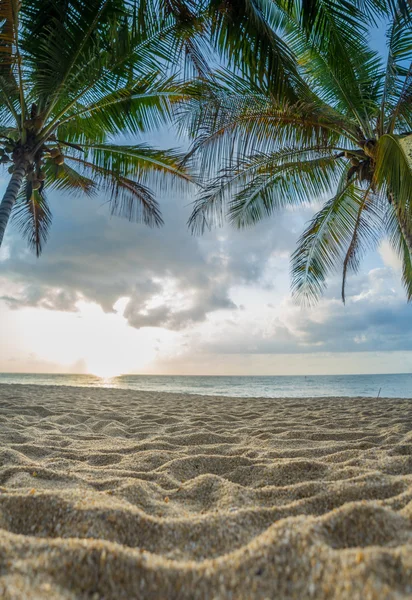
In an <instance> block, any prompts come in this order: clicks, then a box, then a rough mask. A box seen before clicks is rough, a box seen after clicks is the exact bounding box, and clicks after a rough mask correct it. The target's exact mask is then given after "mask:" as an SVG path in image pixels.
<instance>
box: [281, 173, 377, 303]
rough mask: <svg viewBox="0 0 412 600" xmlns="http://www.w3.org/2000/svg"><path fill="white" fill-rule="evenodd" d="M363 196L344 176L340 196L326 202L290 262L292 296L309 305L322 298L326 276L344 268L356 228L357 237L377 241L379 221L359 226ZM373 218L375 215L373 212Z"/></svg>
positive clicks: (362, 222)
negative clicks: (375, 226)
mask: <svg viewBox="0 0 412 600" xmlns="http://www.w3.org/2000/svg"><path fill="white" fill-rule="evenodd" d="M364 194H365V192H364V191H362V190H361V189H360V188H359V187H357V186H356V184H355V183H354V182H349V183H348V182H346V177H342V180H341V183H340V185H339V188H338V192H337V194H336V195H335V196H334V197H333V198H331V199H330V200H329V201H328V202H326V204H325V205H324V207H323V208H322V209H321V210H320V211H319V212H318V213H317V214H316V215H315V217H314V218H313V219H312V221H311V222H310V224H309V226H308V227H307V229H306V230H305V231H304V233H303V234H302V236H301V237H300V239H299V240H298V244H297V248H296V250H295V252H294V253H293V255H292V259H291V274H292V293H293V296H294V297H295V298H296V299H298V300H300V301H303V302H304V303H308V304H313V303H314V302H316V301H317V300H318V299H319V297H320V296H321V295H322V293H323V292H324V290H325V289H326V277H327V275H329V274H330V273H331V272H334V271H336V270H337V269H339V268H341V267H342V266H343V262H344V258H345V256H346V255H347V253H348V248H349V247H350V244H351V242H352V240H353V237H354V233H355V232H356V229H357V227H358V232H357V234H358V235H360V234H361V235H362V237H363V238H364V239H367V240H370V241H371V243H373V242H374V241H375V239H376V231H375V228H374V224H375V223H376V222H377V219H376V220H375V219H374V220H372V222H371V221H370V220H368V219H364V220H362V221H361V222H360V223H359V224H358V221H359V213H360V211H361V209H362V206H363V203H364ZM370 215H374V213H373V212H372V211H371V212H370ZM357 224H358V226H357ZM354 264H355V265H356V257H355V263H354Z"/></svg>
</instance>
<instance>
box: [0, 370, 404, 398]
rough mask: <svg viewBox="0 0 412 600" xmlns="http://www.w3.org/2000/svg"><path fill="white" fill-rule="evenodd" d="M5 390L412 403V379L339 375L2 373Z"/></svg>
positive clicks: (399, 375)
mask: <svg viewBox="0 0 412 600" xmlns="http://www.w3.org/2000/svg"><path fill="white" fill-rule="evenodd" d="M0 384H19V385H54V386H69V387H90V388H114V389H124V390H136V391H150V392H167V393H181V394H182V393H183V394H200V395H210V396H228V397H231V396H232V397H256V398H258V397H266V398H282V397H284V398H288V397H322V396H327V397H334V396H335V397H337V396H339V397H342V396H345V397H358V396H359V397H371V398H377V397H386V398H412V373H384V374H382V373H375V374H345V375H343V374H339V375H326V374H324V375H167V374H160V375H157V374H156V375H154V374H128V375H118V376H114V377H100V376H97V375H93V374H71V373H0Z"/></svg>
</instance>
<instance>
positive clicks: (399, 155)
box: [181, 1, 412, 302]
mask: <svg viewBox="0 0 412 600" xmlns="http://www.w3.org/2000/svg"><path fill="white" fill-rule="evenodd" d="M314 4H319V5H322V6H323V8H325V7H329V9H330V10H331V11H334V15H333V16H334V19H332V20H330V21H329V24H328V22H327V19H326V17H327V14H326V17H325V19H326V21H325V20H323V21H322V23H323V30H322V31H323V34H322V35H318V31H317V27H316V21H315V26H314V27H313V29H312V30H311V31H309V32H304V31H302V28H301V22H300V18H299V14H298V12H295V13H294V11H293V8H292V9H291V10H289V12H286V11H285V12H284V13H283V15H281V16H279V13H276V15H275V16H276V19H275V17H274V19H273V24H274V26H275V25H276V27H278V28H279V29H280V31H282V37H283V39H284V40H285V41H286V42H287V44H288V47H289V48H290V49H291V51H292V52H293V55H294V56H295V57H296V61H297V64H298V65H299V66H298V69H299V74H300V76H301V83H300V85H299V86H298V87H297V88H296V89H298V93H299V99H298V100H296V101H293V100H290V99H281V100H280V101H279V99H278V98H277V97H276V95H274V94H272V93H271V92H270V90H268V88H267V86H264V85H263V84H261V83H260V82H256V81H255V82H254V83H253V84H251V82H250V79H248V78H246V77H244V76H243V75H242V74H238V75H234V74H233V73H232V74H231V73H229V72H227V71H220V72H218V73H216V74H215V75H214V78H213V80H210V81H209V82H204V81H202V82H199V83H198V87H197V90H196V91H194V92H193V99H192V101H191V103H190V105H189V109H187V110H186V111H184V112H183V113H182V116H181V118H182V123H183V125H184V126H185V127H187V128H188V129H189V130H190V131H191V132H192V134H194V136H195V141H194V144H193V147H192V150H191V153H190V154H189V157H188V158H191V159H193V158H197V159H198V161H199V163H200V166H201V169H202V171H204V172H207V171H210V169H211V168H212V167H213V165H214V164H216V162H220V163H221V164H222V165H223V168H222V169H221V170H220V172H219V173H218V175H217V176H216V174H215V175H214V176H211V179H209V180H208V182H207V183H206V186H205V190H204V191H203V192H202V193H201V194H200V196H199V197H198V199H197V200H196V202H195V205H194V210H193V213H192V216H191V219H190V225H191V227H192V229H193V230H194V231H203V230H204V228H205V227H209V226H210V225H212V224H215V223H221V222H222V221H223V220H225V219H226V218H227V219H228V220H229V221H230V222H231V223H232V224H233V225H235V226H236V227H239V228H242V227H247V226H249V225H253V224H254V223H256V222H258V221H259V220H261V219H262V218H264V217H268V216H270V215H272V214H273V213H274V212H275V211H276V210H278V209H279V208H282V207H285V206H290V205H295V206H296V205H302V204H308V203H312V202H314V201H317V202H319V201H323V202H324V204H323V207H322V208H321V210H320V211H319V212H318V213H317V214H316V215H315V216H314V218H313V219H312V221H311V222H310V223H309V225H308V226H307V228H306V230H305V231H304V232H303V234H302V236H301V237H300V239H299V242H298V247H297V249H296V251H295V253H294V254H293V256H292V266H291V269H292V290H293V293H294V295H295V296H296V297H297V298H299V299H300V300H301V301H306V302H313V301H315V300H317V299H318V298H319V296H320V295H321V294H322V293H323V291H324V290H325V287H326V280H327V277H328V275H329V274H330V273H331V272H333V271H336V270H338V269H341V270H342V272H343V283H342V298H343V300H345V282H346V276H347V273H348V272H349V271H356V270H357V269H358V267H359V262H360V260H361V258H362V256H363V254H364V253H365V251H366V250H367V249H368V248H374V247H376V244H377V243H378V241H379V240H380V239H381V238H382V236H384V235H386V236H388V237H389V240H390V242H391V243H392V245H393V247H394V248H395V250H396V252H397V253H398V255H399V256H400V259H401V261H402V266H403V282H404V284H405V287H406V291H407V297H408V299H409V300H411V299H412V259H411V251H412V63H411V61H412V24H411V14H410V8H408V5H407V4H406V5H404V4H402V5H401V4H399V5H397V7H395V10H394V12H392V14H391V17H390V18H389V17H388V16H386V21H387V22H388V28H387V44H388V56H387V60H385V61H384V60H383V58H382V56H381V55H380V54H379V53H377V52H375V51H373V50H371V49H370V48H369V47H368V44H367V42H366V40H367V39H368V28H369V27H370V21H368V20H367V18H366V17H365V15H366V14H367V8H368V6H369V7H372V5H373V3H371V2H369V3H368V2H366V3H355V2H354V3H341V2H333V1H329V2H328V1H325V2H319V3H314ZM383 4H384V5H386V6H383V9H386V8H388V6H389V3H383ZM348 6H349V8H350V10H348ZM373 6H374V8H375V9H376V10H377V11H379V6H378V3H375V4H374V5H373ZM365 11H366V12H365ZM318 18H319V17H318ZM325 23H326V25H325ZM344 23H346V25H345V26H344V25H343V24H344ZM325 28H326V29H325ZM325 36H326V37H325ZM328 40H329V43H328ZM196 94H197V96H196Z"/></svg>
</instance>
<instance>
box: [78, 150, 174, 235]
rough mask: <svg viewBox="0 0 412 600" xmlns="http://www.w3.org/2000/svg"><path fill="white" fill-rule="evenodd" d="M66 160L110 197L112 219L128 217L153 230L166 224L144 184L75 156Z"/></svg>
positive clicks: (152, 196)
mask: <svg viewBox="0 0 412 600" xmlns="http://www.w3.org/2000/svg"><path fill="white" fill-rule="evenodd" d="M67 158H68V160H69V161H74V162H75V163H77V164H78V165H79V166H80V167H81V168H82V170H83V173H84V175H85V176H89V177H90V178H93V180H94V181H95V183H96V185H97V186H98V187H99V188H100V189H101V191H102V192H104V193H108V194H109V199H108V202H109V204H110V212H111V214H112V215H113V216H119V217H125V218H127V219H129V221H135V222H137V223H144V224H145V225H149V226H150V227H160V226H161V225H163V219H162V217H161V213H160V210H159V205H158V203H157V201H156V199H155V197H154V195H153V194H152V192H151V191H150V190H149V188H147V187H146V186H145V185H142V184H141V183H139V182H137V181H133V180H132V179H130V178H128V177H124V176H123V175H122V174H121V173H119V172H117V171H113V170H110V169H107V168H104V167H101V166H98V165H96V164H94V163H92V162H88V161H87V160H84V159H81V158H77V157H74V156H67Z"/></svg>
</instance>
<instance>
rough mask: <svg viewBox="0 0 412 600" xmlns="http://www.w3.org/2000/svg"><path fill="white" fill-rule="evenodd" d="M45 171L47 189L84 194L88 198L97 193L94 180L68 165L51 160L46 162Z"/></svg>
mask: <svg viewBox="0 0 412 600" xmlns="http://www.w3.org/2000/svg"><path fill="white" fill-rule="evenodd" d="M43 170H44V173H45V176H46V179H45V185H46V187H47V189H52V190H59V191H61V192H69V193H75V194H79V193H82V194H86V195H87V196H92V195H94V194H95V193H96V187H97V186H96V183H95V182H94V181H93V179H90V177H85V176H84V175H82V174H81V173H79V172H78V171H76V169H73V168H72V167H71V166H70V165H68V164H66V163H64V164H62V165H57V164H56V163H54V162H53V161H51V160H46V161H45V164H44V166H43Z"/></svg>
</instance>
